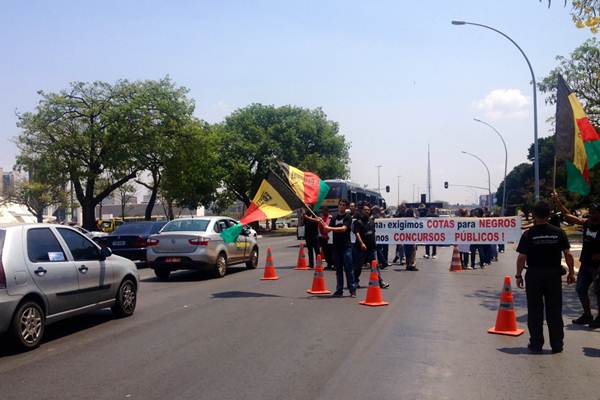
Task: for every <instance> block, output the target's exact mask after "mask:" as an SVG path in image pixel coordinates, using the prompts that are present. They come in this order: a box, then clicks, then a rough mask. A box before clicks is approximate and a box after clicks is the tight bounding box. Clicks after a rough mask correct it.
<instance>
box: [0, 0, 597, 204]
mask: <svg viewBox="0 0 600 400" xmlns="http://www.w3.org/2000/svg"><path fill="white" fill-rule="evenodd" d="M7 3H8V2H7V1H3V4H2V12H1V13H0V143H1V144H2V146H1V148H2V149H3V150H2V153H1V154H0V166H1V167H4V168H5V169H7V168H10V167H11V166H12V165H13V163H14V157H15V155H16V149H15V147H14V145H13V144H12V143H11V142H10V141H11V138H13V137H15V136H16V135H18V133H19V131H18V129H17V128H16V126H15V123H16V117H15V110H18V111H29V110H32V109H33V108H34V107H35V105H36V103H37V101H38V100H39V97H38V95H37V94H36V92H37V90H40V89H43V90H44V91H57V90H60V89H62V88H65V87H67V86H68V84H69V82H71V81H78V80H80V81H92V80H105V81H115V80H117V79H120V78H127V79H130V80H135V79H158V78H161V77H163V76H165V75H170V76H171V77H172V79H173V80H175V81H176V82H177V83H178V84H180V85H183V86H186V87H188V88H189V89H190V96H191V97H192V98H194V99H195V101H196V115H197V116H198V117H200V118H203V119H205V120H207V121H209V122H217V121H221V120H222V119H223V117H224V116H225V115H227V114H228V113H230V112H231V111H233V110H235V109H236V108H239V107H243V106H246V105H248V104H250V103H253V102H260V103H265V104H275V105H284V104H294V105H299V106H303V107H311V108H312V107H322V108H323V110H324V111H325V112H326V113H327V114H328V116H329V118H330V119H332V120H335V121H338V122H339V123H340V128H341V132H342V133H343V134H344V135H345V136H346V138H347V139H348V140H349V141H350V142H351V143H352V148H351V158H352V164H351V172H352V180H353V181H356V182H357V183H361V184H367V185H369V187H371V188H374V187H377V169H376V167H375V166H376V165H379V164H381V165H383V167H382V169H381V181H382V186H384V185H386V184H388V185H390V186H391V187H392V191H391V193H390V194H389V195H388V200H389V201H390V202H392V203H395V202H396V187H397V186H396V185H397V178H396V177H397V176H398V175H401V176H402V178H401V180H400V183H401V185H400V196H401V198H402V199H406V200H412V193H413V185H414V187H415V188H417V190H418V188H421V190H422V191H423V190H424V188H425V182H426V172H427V171H426V155H427V144H428V143H429V144H430V145H431V157H432V175H433V190H432V192H433V197H434V198H435V199H444V200H449V201H452V202H464V201H466V200H473V198H474V196H475V193H474V192H472V191H469V190H465V189H458V188H455V189H450V190H444V189H443V182H444V181H450V183H459V184H470V185H477V186H487V176H486V174H485V172H484V171H483V170H482V167H481V165H480V164H479V163H478V161H477V160H475V159H473V158H471V157H468V156H465V155H462V154H461V153H460V151H461V150H465V151H469V152H472V153H475V154H477V155H479V156H480V157H481V158H483V159H484V160H485V161H486V162H487V164H488V165H489V167H490V170H491V174H492V184H493V185H497V184H498V183H499V182H500V181H501V179H502V174H503V168H504V152H503V149H502V145H501V142H500V140H499V139H498V138H497V137H496V136H495V134H494V133H493V132H492V131H491V130H489V128H486V127H485V126H483V125H480V124H477V123H475V122H473V121H472V118H473V117H479V118H481V119H484V120H486V121H488V122H490V123H492V124H493V125H494V126H496V128H497V129H498V130H499V131H500V132H502V133H503V135H504V137H505V139H506V142H507V144H508V150H509V170H510V168H511V166H514V165H516V164H518V163H520V162H523V161H524V160H525V154H526V149H527V147H528V146H529V145H530V143H531V142H532V140H533V128H532V125H533V118H532V114H533V112H532V99H531V96H532V89H531V85H530V84H529V82H530V75H529V70H528V69H527V65H526V64H525V61H524V60H523V58H522V56H521V55H520V53H518V51H517V49H516V48H514V47H513V46H512V44H510V43H509V42H508V41H507V40H506V39H504V38H502V37H501V36H499V35H497V34H495V33H493V32H490V31H487V30H484V29H480V28H475V27H467V26H463V27H456V26H452V25H451V24H450V21H451V20H452V19H463V20H467V21H474V22H479V23H483V24H487V25H491V26H494V27H496V28H498V29H500V30H503V31H504V32H506V33H507V34H509V35H510V36H512V37H513V38H514V39H515V40H516V41H517V42H518V43H519V44H520V45H521V47H522V48H523V49H524V50H525V52H526V53H527V54H528V56H529V58H530V60H531V62H532V64H533V68H534V70H535V73H536V76H537V77H538V79H539V80H541V79H542V78H543V77H544V76H545V75H546V74H547V73H548V71H549V70H551V69H552V68H553V67H554V66H555V65H556V61H555V56H556V55H559V54H560V55H567V54H568V53H570V52H571V51H572V50H573V49H574V48H575V47H577V46H578V45H579V44H581V43H582V42H583V41H584V40H586V39H587V38H589V37H590V36H591V33H589V31H587V30H580V29H577V28H575V27H574V25H573V24H572V23H571V20H570V15H569V12H568V9H566V8H563V7H562V3H561V2H554V3H556V4H555V5H554V6H553V7H552V8H551V9H548V8H547V6H546V4H545V3H544V4H542V3H539V2H538V1H537V0H503V1H491V0H457V1H434V0H432V1H429V2H408V1H372V2H365V1H361V2H359V1H302V2H299V1H298V2H292V1H251V0H247V1H170V2H166V1H128V2H123V1H109V0H105V1H102V2H76V1H58V0H55V1H52V2H47V1H28V2H10V3H8V4H7ZM559 3H560V4H559ZM539 104H540V116H539V123H540V128H539V132H540V136H547V135H548V134H550V129H551V127H550V125H549V124H548V123H547V122H546V119H547V118H548V117H549V116H551V115H552V114H553V112H554V110H553V109H552V108H550V107H546V106H545V105H544V97H543V95H540V97H539Z"/></svg>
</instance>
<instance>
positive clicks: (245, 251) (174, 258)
mask: <svg viewBox="0 0 600 400" xmlns="http://www.w3.org/2000/svg"><path fill="white" fill-rule="evenodd" d="M237 223H238V222H237V221H235V220H233V219H231V218H229V217H200V218H181V219H176V220H173V221H171V222H169V223H168V224H166V225H165V226H164V227H163V228H162V230H161V231H160V232H159V233H158V234H157V235H152V236H150V237H149V238H148V250H147V253H146V259H147V262H148V266H149V267H151V268H152V269H154V273H155V274H156V276H157V277H158V279H161V280H166V279H168V278H169V275H170V274H171V272H172V271H175V270H181V269H205V270H210V271H212V272H213V274H214V276H215V277H217V278H221V277H223V276H225V274H226V273H227V266H228V265H232V264H241V263H246V267H247V268H248V269H254V268H256V265H257V264H258V243H257V242H256V237H255V236H253V235H252V231H251V230H250V229H249V228H244V230H243V231H242V234H241V235H240V236H239V237H238V239H237V241H236V242H235V243H229V244H228V243H225V242H224V241H223V239H222V238H221V236H220V233H221V232H222V231H223V230H225V229H227V228H229V227H231V226H233V225H235V224H237Z"/></svg>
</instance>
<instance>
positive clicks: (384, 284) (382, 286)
mask: <svg viewBox="0 0 600 400" xmlns="http://www.w3.org/2000/svg"><path fill="white" fill-rule="evenodd" d="M379 287H380V288H382V289H387V288H389V287H390V284H389V283H387V282H384V281H381V282H379Z"/></svg>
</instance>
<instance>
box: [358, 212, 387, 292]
mask: <svg viewBox="0 0 600 400" xmlns="http://www.w3.org/2000/svg"><path fill="white" fill-rule="evenodd" d="M359 212H360V214H359V218H358V219H357V220H356V221H355V222H354V228H353V229H354V234H355V235H356V241H355V242H354V250H353V261H354V286H355V287H356V288H357V289H358V288H360V280H359V279H360V274H361V272H362V268H363V265H364V264H365V263H369V264H370V263H371V261H373V260H375V259H376V254H377V243H376V240H375V220H374V219H373V218H371V208H370V207H369V203H361V204H360V206H359ZM377 274H378V276H379V286H380V287H381V288H382V289H387V288H388V287H389V286H390V284H389V283H387V282H384V281H383V278H382V277H381V271H380V270H379V268H377Z"/></svg>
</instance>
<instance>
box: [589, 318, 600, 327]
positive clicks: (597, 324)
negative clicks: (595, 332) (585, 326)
mask: <svg viewBox="0 0 600 400" xmlns="http://www.w3.org/2000/svg"><path fill="white" fill-rule="evenodd" d="M589 327H590V328H591V329H598V328H600V315H598V316H597V317H596V319H595V320H593V321H592V322H590V325H589Z"/></svg>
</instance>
